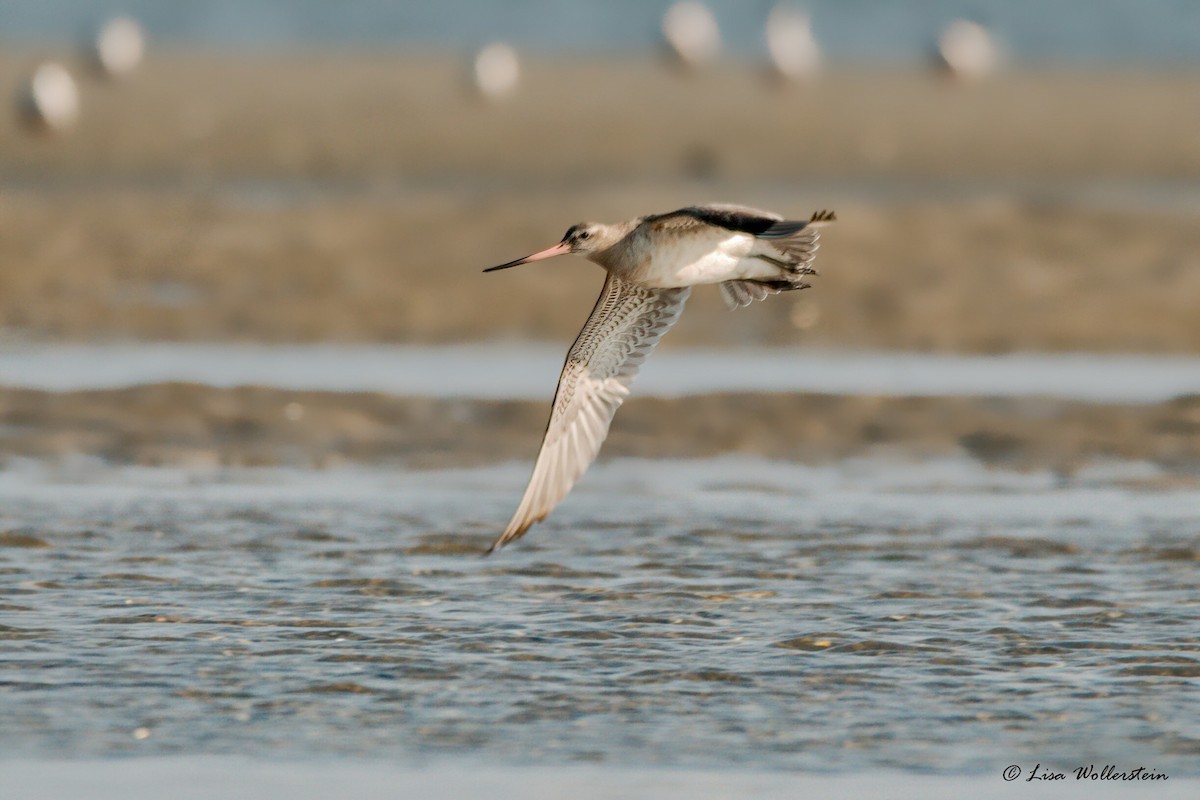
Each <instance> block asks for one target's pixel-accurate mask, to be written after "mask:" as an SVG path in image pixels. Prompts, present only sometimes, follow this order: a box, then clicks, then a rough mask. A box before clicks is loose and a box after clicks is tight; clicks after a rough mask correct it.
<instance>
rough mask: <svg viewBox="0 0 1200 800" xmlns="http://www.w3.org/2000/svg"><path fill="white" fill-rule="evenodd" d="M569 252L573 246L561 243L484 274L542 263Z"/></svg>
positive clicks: (491, 269)
mask: <svg viewBox="0 0 1200 800" xmlns="http://www.w3.org/2000/svg"><path fill="white" fill-rule="evenodd" d="M569 252H571V245H569V244H567V243H566V242H559V243H558V244H556V245H554V247H547V248H546V249H545V250H541V251H539V252H537V253H534V254H533V255H531V256H525V257H524V258H518V259H517V260H516V261H509V262H508V263H507V264H501V265H500V266H498V267H488V268H487V269H485V270H484V272H495V271H496V270H498V269H508V268H509V267H519V266H521V265H522V264H528V263H529V262H530V261H541V260H542V259H544V258H554V257H555V256H564V255H566V254H567V253H569Z"/></svg>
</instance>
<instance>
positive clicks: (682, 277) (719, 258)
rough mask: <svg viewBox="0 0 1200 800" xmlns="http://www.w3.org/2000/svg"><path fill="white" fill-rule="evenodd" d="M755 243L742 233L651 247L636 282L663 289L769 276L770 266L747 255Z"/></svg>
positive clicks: (750, 252)
mask: <svg viewBox="0 0 1200 800" xmlns="http://www.w3.org/2000/svg"><path fill="white" fill-rule="evenodd" d="M755 245H756V241H755V239H754V237H752V236H747V235H745V234H734V235H732V236H728V237H725V238H722V239H716V240H709V241H694V240H688V239H681V240H678V241H676V242H673V243H671V244H670V245H669V246H665V247H660V248H657V249H655V250H654V251H653V252H652V255H651V256H650V258H649V260H648V261H647V262H646V263H645V265H644V266H643V267H642V270H641V274H640V275H639V276H638V278H639V280H638V282H639V283H641V284H643V285H645V286H651V287H654V288H659V289H665V288H674V287H680V286H696V285H697V284H704V283H721V282H722V281H729V280H741V279H745V278H765V277H769V276H770V275H771V274H772V270H771V268H770V265H769V264H767V263H766V262H763V261H759V260H757V259H752V258H751V254H752V252H753V251H754V248H755Z"/></svg>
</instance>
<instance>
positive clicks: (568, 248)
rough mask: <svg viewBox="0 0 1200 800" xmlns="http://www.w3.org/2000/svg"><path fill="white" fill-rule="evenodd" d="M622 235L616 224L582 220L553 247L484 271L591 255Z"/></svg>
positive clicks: (569, 229) (570, 228)
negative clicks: (556, 258) (572, 254)
mask: <svg viewBox="0 0 1200 800" xmlns="http://www.w3.org/2000/svg"><path fill="white" fill-rule="evenodd" d="M621 235H622V233H621V231H620V230H618V228H617V226H615V225H605V224H603V223H600V222H580V223H578V224H576V225H572V226H571V227H569V228H567V232H566V233H565V234H563V238H562V241H561V242H559V243H558V244H556V245H554V246H553V247H547V248H546V249H545V250H540V251H538V252H536V253H534V254H533V255H531V256H525V257H524V258H518V259H517V260H516V261H509V262H508V263H507V264H500V265H499V266H495V267H488V268H487V269H485V270H484V272H495V271H496V270H498V269H508V268H509V267H516V266H520V265H521V264H528V263H529V262H531V261H541V260H543V259H546V258H554V257H555V256H565V255H567V254H568V253H579V254H580V255H585V256H586V255H591V254H592V253H598V252H599V251H601V250H604V249H607V248H609V247H611V246H612V245H613V244H615V243H616V242H617V240H619V239H620V238H621Z"/></svg>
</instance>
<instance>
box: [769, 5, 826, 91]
mask: <svg viewBox="0 0 1200 800" xmlns="http://www.w3.org/2000/svg"><path fill="white" fill-rule="evenodd" d="M764 32H765V34H766V39H767V53H768V54H769V55H770V56H771V65H772V66H773V67H774V68H775V73H776V75H778V76H779V77H780V78H781V79H783V80H785V81H799V80H804V79H807V78H811V77H812V76H813V75H815V74H816V72H817V71H818V70H819V69H820V68H821V48H820V46H818V45H817V39H816V37H815V36H813V31H812V23H811V22H810V21H809V18H808V14H806V13H805V12H804V11H803V10H802V9H800V8H797V7H796V6H791V5H786V4H780V5H777V6H775V8H773V9H771V13H770V15H768V16H767V24H766V27H765V28H764Z"/></svg>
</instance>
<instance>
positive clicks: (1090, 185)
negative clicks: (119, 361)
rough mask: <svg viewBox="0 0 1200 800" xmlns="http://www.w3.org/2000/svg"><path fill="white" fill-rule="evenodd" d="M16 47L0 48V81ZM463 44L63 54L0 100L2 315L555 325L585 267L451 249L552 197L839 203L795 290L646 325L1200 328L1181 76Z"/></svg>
mask: <svg viewBox="0 0 1200 800" xmlns="http://www.w3.org/2000/svg"><path fill="white" fill-rule="evenodd" d="M34 55H35V54H34V53H33V52H32V51H30V52H25V51H14V50H11V49H10V50H6V51H0V75H4V76H6V77H5V78H4V81H8V83H4V82H2V81H0V93H3V92H5V91H8V90H9V89H11V88H12V84H11V82H12V81H15V80H16V79H17V78H18V77H19V76H20V75H21V74H22V68H23V65H26V64H29V63H32V60H33V57H34ZM460 67H462V65H461V64H459V63H458V62H456V61H454V60H453V59H447V58H445V57H434V56H422V55H418V54H410V55H404V56H401V55H395V56H389V55H386V54H378V55H374V56H370V55H355V54H350V53H341V54H339V53H327V54H325V55H321V56H300V55H294V56H285V55H278V56H273V57H271V56H259V57H251V56H246V55H240V56H236V55H231V56H228V57H225V56H221V57H216V56H213V55H211V54H208V55H206V54H202V53H192V54H186V53H178V52H174V53H173V52H170V51H167V52H160V51H155V53H154V57H153V58H151V59H150V61H149V62H148V63H147V64H146V65H145V68H144V69H143V70H141V71H139V72H138V73H137V75H135V76H134V77H133V78H132V79H131V80H129V81H127V82H123V83H101V82H96V81H95V80H85V82H84V88H83V92H84V98H83V102H84V108H85V114H84V116H83V118H82V121H81V124H80V126H79V127H78V129H77V130H75V131H74V132H72V133H71V134H70V135H68V136H63V137H59V138H50V139H46V138H43V139H32V138H30V137H27V136H24V135H23V134H22V133H21V132H20V131H19V130H18V129H17V128H16V127H15V123H14V122H13V120H12V119H11V118H10V117H9V116H8V115H0V189H3V191H0V335H3V336H6V337H17V338H21V337H26V338H34V339H39V340H43V341H62V340H69V341H82V340H88V339H93V338H100V339H122V338H135V339H150V340H154V339H162V340H177V341H212V340H221V341H229V340H241V341H274V342H281V341H318V340H332V341H359V342H362V341H383V342H454V341H472V340H479V339H481V338H488V339H492V338H499V339H534V340H552V341H560V340H564V341H565V340H569V337H571V336H573V335H574V333H575V332H576V331H577V330H578V328H579V325H580V323H581V321H582V319H583V318H584V317H585V316H586V314H587V312H588V310H589V309H590V307H591V304H592V302H593V300H594V296H595V294H596V292H597V290H598V286H599V284H600V274H599V271H598V270H597V269H596V268H595V267H594V266H592V265H588V264H586V263H585V262H582V261H581V260H578V259H574V260H564V261H560V262H551V264H546V265H533V266H531V267H529V268H526V269H522V270H514V271H513V272H510V273H503V274H500V275H487V276H484V275H480V274H479V272H480V270H481V269H482V268H483V267H485V266H488V265H490V264H495V263H498V262H499V261H503V260H507V259H510V258H514V257H516V256H519V255H522V254H525V253H528V252H531V251H532V250H534V249H538V248H541V247H544V246H546V245H547V244H549V243H550V242H552V241H554V240H556V239H557V238H558V237H559V236H560V235H561V234H562V231H563V230H565V229H566V227H567V226H568V225H570V224H572V223H574V222H577V221H579V220H580V219H587V218H592V219H601V220H615V219H624V218H628V217H632V216H636V215H638V214H642V213H648V212H653V211H662V210H668V209H671V208H676V207H679V206H682V205H687V204H691V203H695V202H708V201H715V200H721V201H737V202H743V203H750V204H756V205H761V206H766V207H771V208H775V209H777V210H779V211H781V212H784V213H786V214H789V215H793V216H803V215H807V214H810V213H812V212H813V211H815V210H817V209H819V208H823V207H826V206H830V207H834V208H836V210H837V211H838V212H839V213H840V215H841V220H842V221H841V223H840V224H839V225H837V226H835V227H834V228H832V229H831V230H830V231H829V233H828V235H827V236H826V238H825V243H824V249H823V250H822V252H821V254H820V257H819V260H818V266H819V268H820V269H821V271H822V275H821V276H820V278H819V279H818V281H816V287H815V288H814V289H812V290H810V291H806V292H802V293H795V294H794V295H791V296H783V297H776V298H772V299H771V301H770V302H768V303H764V304H761V305H756V306H754V307H752V308H750V309H744V310H742V311H740V312H738V313H736V314H727V313H726V312H725V310H724V308H723V307H722V306H721V304H720V301H719V299H718V298H717V295H716V293H715V292H713V291H698V292H696V293H695V296H694V297H693V300H692V301H691V303H690V308H689V310H688V314H686V315H684V318H683V320H682V322H681V323H680V325H679V326H678V328H677V330H676V331H673V332H672V334H671V336H669V337H667V340H666V346H670V345H671V344H672V343H679V344H686V343H692V344H697V343H702V344H715V343H721V344H730V345H736V344H757V343H762V342H768V343H774V344H781V343H787V344H792V343H796V342H803V343H805V344H815V345H828V346H839V347H852V348H876V349H917V350H926V351H939V352H1009V351H1017V350H1042V351H1061V350H1084V351H1097V352H1127V353H1138V352H1160V353H1161V352H1196V351H1197V350H1200V315H1197V314H1196V313H1194V298H1196V297H1200V226H1197V225H1196V224H1195V220H1196V214H1197V208H1200V193H1197V192H1196V190H1195V185H1196V180H1197V178H1198V177H1200V143H1198V140H1197V137H1195V136H1194V135H1193V134H1194V131H1196V130H1200V103H1197V102H1195V86H1196V81H1195V75H1193V74H1191V73H1187V72H1176V73H1173V72H1149V71H1132V70H1126V71H1118V72H1087V71H1082V70H1079V71H1070V70H1055V69H1042V70H1031V71H1014V72H1011V73H1007V74H1004V75H1002V76H997V77H996V78H995V79H994V80H991V81H986V82H983V83H980V84H974V85H957V84H953V83H948V82H946V81H944V80H940V79H938V78H937V77H935V76H933V75H930V74H926V73H921V72H917V71H903V70H900V71H891V70H885V69H877V70H849V71H847V70H840V69H839V70H831V71H830V72H829V74H827V75H826V76H824V77H823V78H822V79H821V80H820V81H818V82H816V83H814V84H812V85H811V86H807V87H795V88H791V89H780V88H779V87H772V86H771V85H769V84H768V83H766V82H765V81H763V80H762V78H761V76H760V75H759V74H757V72H755V71H754V70H752V69H750V68H748V67H746V66H744V65H742V66H739V65H729V66H728V68H723V69H720V70H715V71H714V72H712V73H710V74H706V75H700V76H694V77H692V78H687V77H685V76H682V75H679V74H676V73H674V72H672V71H671V70H668V69H665V68H664V67H663V65H661V64H659V63H657V62H654V61H652V60H638V59H623V60H618V59H611V60H598V59H593V60H586V59H557V60H554V59H551V60H541V61H539V60H537V59H533V60H531V61H530V62H529V63H528V64H527V65H526V67H527V68H526V76H527V81H526V84H525V85H524V86H523V88H522V91H521V92H520V93H519V94H518V95H517V96H516V98H514V100H513V102H511V103H508V104H499V105H488V104H484V103H480V102H478V101H477V100H476V99H475V98H473V97H472V96H471V95H470V94H469V93H468V92H466V91H465V88H464V86H463V85H462V81H461V79H462V77H463V71H462V69H460ZM581 87H585V90H582V91H581ZM1064 98H1069V102H1066V101H1065V100H1064ZM1122 187H1124V188H1122Z"/></svg>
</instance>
